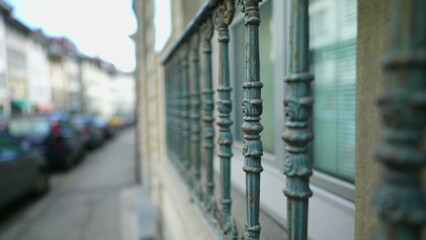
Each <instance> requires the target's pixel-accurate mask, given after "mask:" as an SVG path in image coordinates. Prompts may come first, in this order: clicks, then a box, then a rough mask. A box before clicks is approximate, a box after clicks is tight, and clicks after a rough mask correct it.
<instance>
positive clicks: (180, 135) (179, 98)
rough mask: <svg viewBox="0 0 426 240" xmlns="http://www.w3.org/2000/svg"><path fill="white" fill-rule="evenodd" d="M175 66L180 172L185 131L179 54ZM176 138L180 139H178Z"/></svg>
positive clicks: (181, 64) (181, 68) (181, 65)
mask: <svg viewBox="0 0 426 240" xmlns="http://www.w3.org/2000/svg"><path fill="white" fill-rule="evenodd" d="M175 66H176V76H175V77H176V80H175V82H176V85H175V86H176V90H177V94H176V104H177V105H178V109H179V111H178V112H177V114H178V115H177V124H176V127H177V129H176V131H177V132H178V138H177V139H176V140H177V141H176V143H177V144H176V163H177V165H176V166H177V167H178V170H179V172H180V173H181V174H182V169H183V164H184V160H185V159H184V156H183V155H184V147H185V139H186V133H185V129H186V128H185V116H186V113H185V110H184V109H185V99H184V87H185V86H184V79H183V77H182V75H183V63H182V62H181V59H180V55H178V56H176V59H175ZM178 139H182V140H181V141H178Z"/></svg>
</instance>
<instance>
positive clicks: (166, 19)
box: [154, 0, 172, 52]
mask: <svg viewBox="0 0 426 240" xmlns="http://www.w3.org/2000/svg"><path fill="white" fill-rule="evenodd" d="M154 9H155V10H154V11H155V15H154V25H155V46H154V49H155V51H157V52H159V51H161V50H162V49H163V48H164V45H165V44H166V43H167V40H168V39H169V37H170V34H171V32H172V24H171V19H170V17H171V15H172V13H171V8H170V0H155V2H154Z"/></svg>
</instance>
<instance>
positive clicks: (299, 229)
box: [282, 0, 314, 240]
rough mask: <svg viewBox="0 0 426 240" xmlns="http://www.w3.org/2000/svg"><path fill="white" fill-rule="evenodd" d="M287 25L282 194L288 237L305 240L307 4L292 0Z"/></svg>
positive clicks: (308, 168) (308, 87)
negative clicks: (287, 61)
mask: <svg viewBox="0 0 426 240" xmlns="http://www.w3.org/2000/svg"><path fill="white" fill-rule="evenodd" d="M291 6H292V16H291V21H290V48H289V51H290V53H289V57H290V68H289V71H290V76H288V77H287V78H286V79H285V82H286V92H285V99H284V112H285V121H286V122H285V128H286V129H285V131H284V134H283V136H282V139H283V140H284V141H285V142H286V143H287V145H286V155H285V162H284V174H285V175H286V176H287V179H286V188H285V190H284V194H285V195H286V196H287V209H288V213H287V221H288V235H289V239H291V240H296V239H298V240H305V239H308V233H307V232H308V202H309V201H308V200H309V198H310V197H311V196H312V191H311V190H310V188H309V177H310V176H311V175H312V168H311V162H312V160H311V157H310V155H309V146H308V145H309V143H310V142H311V141H312V140H313V134H312V131H311V130H310V129H309V127H308V126H309V119H310V117H311V115H312V105H313V103H314V100H313V98H312V94H311V82H312V81H313V80H314V75H313V74H311V73H309V13H308V7H309V1H308V0H292V1H291Z"/></svg>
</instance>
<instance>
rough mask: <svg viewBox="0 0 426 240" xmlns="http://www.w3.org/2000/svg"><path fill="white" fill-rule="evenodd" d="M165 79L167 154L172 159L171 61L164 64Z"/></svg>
mask: <svg viewBox="0 0 426 240" xmlns="http://www.w3.org/2000/svg"><path fill="white" fill-rule="evenodd" d="M164 72H165V73H164V79H165V82H166V84H165V90H166V141H167V156H168V157H169V159H172V154H171V147H172V137H171V131H172V130H171V126H172V120H171V118H172V111H171V106H170V104H171V99H170V97H171V93H170V84H171V82H170V63H169V62H167V63H166V64H165V65H164Z"/></svg>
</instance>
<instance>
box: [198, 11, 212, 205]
mask: <svg viewBox="0 0 426 240" xmlns="http://www.w3.org/2000/svg"><path fill="white" fill-rule="evenodd" d="M201 36H202V48H201V50H202V52H203V56H204V64H203V103H202V104H203V118H202V119H203V122H204V129H203V133H204V142H203V147H204V154H203V162H204V163H205V165H206V176H205V177H206V195H205V199H204V200H205V205H206V206H207V208H209V205H210V203H211V201H212V200H213V197H214V173H213V159H214V140H213V139H214V135H215V134H214V126H213V122H214V117H213V110H214V101H213V93H214V91H213V83H212V57H211V52H212V49H211V39H212V37H213V24H212V19H211V17H210V18H207V20H206V22H205V23H203V25H202V26H201Z"/></svg>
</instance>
